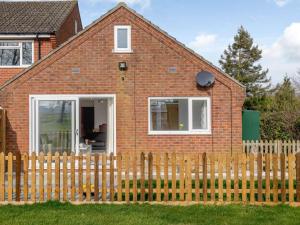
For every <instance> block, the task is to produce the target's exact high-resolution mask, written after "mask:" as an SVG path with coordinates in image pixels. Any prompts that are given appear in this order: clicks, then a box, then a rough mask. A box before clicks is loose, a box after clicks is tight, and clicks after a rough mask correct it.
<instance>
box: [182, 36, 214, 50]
mask: <svg viewBox="0 0 300 225" xmlns="http://www.w3.org/2000/svg"><path fill="white" fill-rule="evenodd" d="M216 39H217V36H216V35H215V34H199V35H198V36H196V37H195V40H193V41H191V42H190V43H189V44H188V46H189V47H190V48H192V49H194V50H195V51H197V52H201V51H204V50H207V49H208V48H209V47H211V46H212V45H213V44H214V43H215V42H216Z"/></svg>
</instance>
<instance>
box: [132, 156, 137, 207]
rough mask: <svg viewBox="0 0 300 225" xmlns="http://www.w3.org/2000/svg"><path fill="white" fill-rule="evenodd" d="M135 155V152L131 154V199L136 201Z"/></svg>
mask: <svg viewBox="0 0 300 225" xmlns="http://www.w3.org/2000/svg"><path fill="white" fill-rule="evenodd" d="M136 161H137V157H136V153H134V154H133V160H132V189H133V191H132V200H133V202H137V162H136Z"/></svg>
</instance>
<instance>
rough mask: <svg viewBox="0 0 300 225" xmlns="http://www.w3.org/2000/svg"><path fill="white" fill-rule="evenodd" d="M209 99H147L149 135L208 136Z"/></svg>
mask: <svg viewBox="0 0 300 225" xmlns="http://www.w3.org/2000/svg"><path fill="white" fill-rule="evenodd" d="M210 108H211V105H210V98H209V97H153V98H149V134H210V133H211V109H210Z"/></svg>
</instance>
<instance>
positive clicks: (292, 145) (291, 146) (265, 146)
mask: <svg viewBox="0 0 300 225" xmlns="http://www.w3.org/2000/svg"><path fill="white" fill-rule="evenodd" d="M243 150H244V152H246V153H258V152H260V153H262V154H266V153H272V154H274V153H276V154H281V153H284V154H285V155H288V154H296V153H298V152H300V141H299V140H289V141H281V140H261V141H243Z"/></svg>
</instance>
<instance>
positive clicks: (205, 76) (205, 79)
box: [197, 71, 215, 87]
mask: <svg viewBox="0 0 300 225" xmlns="http://www.w3.org/2000/svg"><path fill="white" fill-rule="evenodd" d="M214 82H215V76H214V75H213V74H212V73H210V72H207V71H201V72H199V73H198V74H197V84H198V85H199V86H200V87H210V86H212V85H213V83H214Z"/></svg>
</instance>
